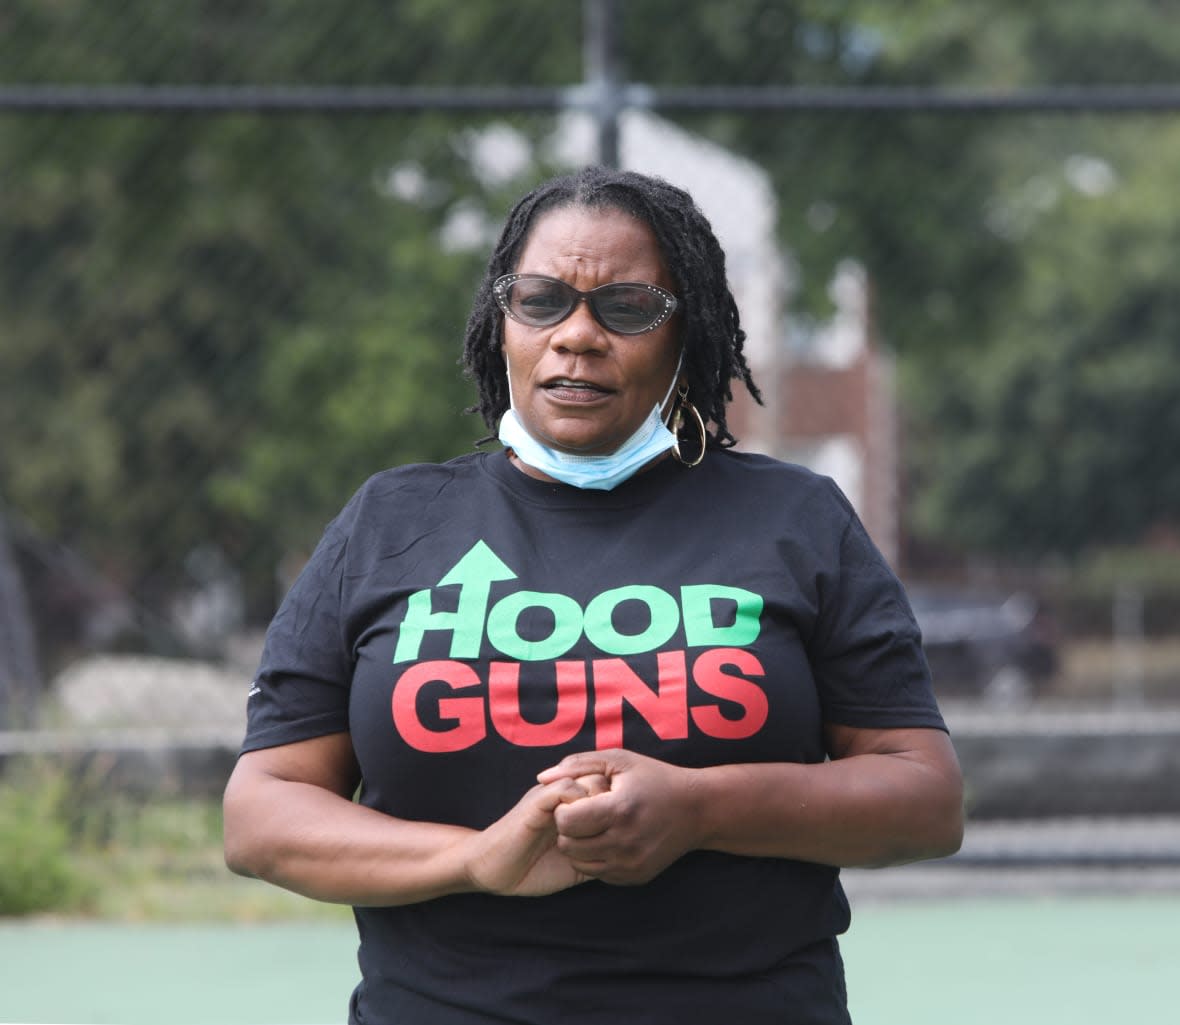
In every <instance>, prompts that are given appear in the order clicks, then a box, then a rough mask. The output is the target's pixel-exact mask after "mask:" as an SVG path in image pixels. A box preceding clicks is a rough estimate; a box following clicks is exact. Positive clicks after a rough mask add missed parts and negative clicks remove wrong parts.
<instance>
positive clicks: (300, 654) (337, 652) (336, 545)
mask: <svg viewBox="0 0 1180 1025" xmlns="http://www.w3.org/2000/svg"><path fill="white" fill-rule="evenodd" d="M355 506H356V500H355V499H354V500H353V502H350V503H349V505H348V506H346V507H345V509H344V511H343V512H341V514H340V515H339V516H338V517H337V518H336V519H335V520H333V521H332V522H331V523H330V524H329V525H328V527H327V529H326V530H325V531H324V535H323V537H322V538H321V540H320V543H319V545H317V547H316V549H315V552H314V553H313V554H312V557H311V559H310V560H309V561H308V563H307V565H306V566H305V567H304V568H303V571H302V572H301V573H300V574H299V577H298V578H297V579H296V581H295V583H294V584H293V585H292V587H291V590H290V591H289V592H288V593H287V596H286V597H285V598H284V599H283V602H282V604H281V605H280V606H279V610H278V612H277V613H276V614H275V617H274V619H273V620H272V621H271V624H270V627H269V629H268V630H267V633H266V643H265V645H264V646H263V650H262V658H261V661H260V663H259V668H258V673H257V675H256V676H255V678H254V683H253V686H252V687H251V688H250V696H249V699H248V701H247V704H246V738H245V741H244V742H243V744H242V751H243V752H245V751H253V750H257V749H259V748H265V747H276V746H278V745H280V744H290V743H294V742H296V741H300V740H310V739H312V738H314V737H321V736H325V735H327V734H329V733H340V732H343V731H346V730H347V729H348V728H349V725H348V701H349V688H350V685H351V680H352V653H351V650H350V647H349V644H348V641H347V639H346V636H345V631H344V629H343V620H344V614H343V610H342V607H341V603H342V594H343V587H342V584H343V577H344V562H345V557H346V555H347V551H348V538H349V532H350V527H351V523H352V520H353V516H354V513H355Z"/></svg>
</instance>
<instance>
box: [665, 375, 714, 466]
mask: <svg viewBox="0 0 1180 1025" xmlns="http://www.w3.org/2000/svg"><path fill="white" fill-rule="evenodd" d="M676 397H677V399H678V401H677V403H676V415H675V416H674V417H673V419H672V433H673V434H674V435H675V436H676V444H675V445H674V446H673V448H672V455H673V457H674V458H675V459H676V461H677V462H678V463H682V464H683V465H684V466H689V467H692V466H699V465H700V463H701V460H702V459H704V458H705V443H706V441H707V440H708V436H707V435H706V434H705V421H704V420H702V419H701V414H700V412H698V410H697V407H696V406H694V405H693V404H692V403H691V402H689V401H688V385H681V386H680V388H679V389H678V390H677V393H676ZM686 409H687V410H688V411H689V412H690V413H692V415H693V416H694V417H695V418H696V422H697V430H698V431H699V432H700V435H701V450H700V452H698V453H697V457H696V459H693V460H692V461H691V462H690V461H689V460H687V459H685V458H684V456H683V455H681V453H680V427H681V425H682V424H683V423H684V411H685V410H686Z"/></svg>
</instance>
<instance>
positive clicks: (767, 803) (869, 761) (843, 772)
mask: <svg viewBox="0 0 1180 1025" xmlns="http://www.w3.org/2000/svg"><path fill="white" fill-rule="evenodd" d="M692 772H693V777H694V778H693V779H692V780H691V781H690V787H691V790H692V792H693V794H694V804H695V805H696V807H697V808H699V809H700V823H701V825H700V829H701V840H700V846H701V847H703V848H705V849H710V850H718V851H726V852H728V853H731V854H742V855H751V856H765V857H779V858H794V859H797V860H801V861H813V862H819V863H821V864H827V865H838V866H854V865H855V866H883V865H891V864H901V863H904V862H907V861H917V860H921V859H923V858H936V857H944V856H946V855H949V854H953V853H954V852H955V851H956V850H958V848H959V844H960V843H961V841H962V829H963V818H962V788H961V780H960V779H959V778H958V775H957V767H956V768H955V771H954V772H948V771H946V770H945V768H944V767H941V766H940V767H935V766H932V765H930V764H928V763H927V762H925V761H923V760H921V759H915V758H912V757H909V756H907V755H904V754H859V755H854V756H851V757H847V758H841V759H837V760H833V761H829V762H823V763H819V764H814V765H800V764H793V763H790V764H787V763H774V764H743V765H723V766H716V767H712V768H706V769H699V770H692Z"/></svg>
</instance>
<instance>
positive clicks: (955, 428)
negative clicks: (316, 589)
mask: <svg viewBox="0 0 1180 1025" xmlns="http://www.w3.org/2000/svg"><path fill="white" fill-rule="evenodd" d="M1126 7H1127V5H1120V7H1119V11H1118V12H1117V13H1114V12H1113V9H1111V8H1109V7H1108V6H1107V5H1104V4H1102V3H1100V2H1097V0H1093V2H1086V3H1081V4H1071V5H1069V7H1068V9H1064V8H1063V9H1061V10H1056V9H1055V10H1054V11H1052V12H1047V11H1044V10H1033V9H1026V7H1025V6H1022V5H1019V4H1014V3H1005V4H998V5H997V4H982V3H953V4H951V3H946V4H943V3H932V4H926V5H894V4H884V3H868V2H862V3H855V2H846V3H789V2H786V3H773V2H755V0H733V2H731V3H726V4H715V3H710V2H704V0H702V2H699V3H697V2H688V3H685V2H683V0H679V2H676V3H671V2H655V0H653V2H649V3H643V4H615V3H608V2H593V0H589V2H586V3H584V4H576V3H572V2H571V3H564V4H552V3H546V4H542V3H539V2H528V0H521V2H516V3H512V4H458V3H450V2H444V0H438V2H428V0H421V2H416V3H404V4H388V3H384V2H381V3H378V2H375V0H373V2H356V3H352V4H349V5H325V4H320V3H315V2H311V0H290V2H276V0H269V2H268V0H254V2H247V3H243V2H238V3H234V4H224V3H215V2H191V3H185V4H180V5H175V4H165V5H160V4H153V3H149V2H146V0H123V2H114V0H112V2H110V3H104V4H92V3H84V2H81V0H63V2H59V3H54V4H43V3H39V2H36V0H8V2H6V3H5V4H4V5H3V7H2V8H0V186H2V187H0V503H2V504H0V517H2V518H0V528H2V529H0V596H2V599H3V607H2V609H0V642H2V643H3V649H2V651H0V698H3V700H2V701H0V714H3V715H4V716H6V718H7V725H8V726H14V725H26V726H28V725H39V726H41V727H57V726H71V727H75V726H79V725H85V726H92V727H99V726H101V727H107V728H111V727H128V726H143V725H151V726H160V725H171V726H175V727H178V728H179V727H186V728H191V727H193V726H200V725H206V726H217V727H220V726H224V727H226V729H227V731H228V732H231V733H232V732H233V731H236V730H239V729H240V723H241V718H242V715H243V712H242V702H243V700H244V692H245V682H246V680H247V679H248V677H249V673H250V671H251V668H252V665H251V662H252V659H253V658H254V657H255V656H256V653H257V636H258V632H259V630H260V629H262V628H263V627H264V625H265V623H266V621H267V619H268V617H269V615H270V614H271V613H272V611H273V609H274V607H275V604H276V602H277V600H278V598H279V596H280V595H281V594H282V592H283V589H284V587H285V586H286V583H287V582H289V580H290V579H291V575H292V573H293V572H294V571H295V570H296V569H297V568H298V566H299V565H300V563H301V560H302V559H303V558H304V557H305V555H306V553H307V552H308V551H309V549H310V547H311V546H312V545H313V544H314V543H315V540H316V538H317V537H318V534H319V531H320V529H321V528H322V525H323V524H324V522H326V520H327V519H328V518H330V516H331V515H333V513H334V512H335V511H336V509H337V508H338V507H339V506H340V505H341V504H342V503H343V501H344V500H345V499H346V498H347V496H348V495H349V494H350V493H351V491H352V490H353V489H354V488H355V487H356V486H357V485H358V484H359V483H360V482H361V481H362V480H363V479H364V478H365V477H366V476H367V475H368V474H370V473H372V472H374V471H376V470H378V469H380V468H383V467H385V466H388V465H392V464H395V463H401V462H407V461H412V460H422V459H428V460H436V459H444V458H448V457H450V456H452V455H455V454H458V453H460V452H462V451H465V450H468V449H469V448H470V447H471V445H472V443H473V442H474V441H475V440H476V439H478V438H480V437H481V436H482V435H483V434H485V433H486V429H485V427H484V425H483V424H482V423H480V422H478V420H477V418H476V417H474V416H471V415H464V414H463V412H462V411H463V410H464V408H465V407H466V406H468V405H469V404H470V403H471V402H472V401H473V398H474V393H473V390H472V388H471V386H470V384H469V383H467V382H465V381H464V380H463V379H462V377H461V376H460V374H459V372H458V369H457V365H456V364H457V358H458V349H459V339H460V338H461V336H462V331H463V326H464V323H465V318H466V313H467V308H468V303H469V300H470V297H471V295H472V292H473V288H474V285H475V283H476V281H477V280H478V278H479V275H480V272H481V267H482V264H483V262H484V260H485V259H486V256H487V252H488V246H489V243H490V240H491V239H492V237H493V235H494V232H495V231H496V229H497V227H498V223H499V220H500V218H501V217H502V216H503V214H504V212H505V211H506V210H507V208H508V206H509V205H510V203H511V201H512V200H513V199H514V198H515V197H516V196H517V195H519V194H520V193H521V192H522V191H524V190H525V189H526V188H527V187H528V186H529V185H530V184H531V183H533V182H534V181H536V180H539V179H540V178H541V177H543V176H545V175H547V174H549V173H551V172H553V171H554V170H557V169H563V168H568V167H572V166H577V165H579V164H584V163H588V162H593V161H596V160H607V161H611V162H615V161H617V162H619V163H621V164H622V165H624V166H628V167H634V168H636V169H639V170H644V171H649V172H652V173H657V174H660V175H662V176H664V177H668V178H670V179H672V180H674V181H676V182H678V183H680V184H683V185H685V186H687V187H688V188H689V190H690V191H691V192H693V194H694V195H695V196H696V198H697V199H698V201H699V202H700V203H701V205H702V206H703V207H704V209H705V211H706V213H708V215H709V216H710V218H711V219H712V220H713V222H714V225H715V227H716V229H717V231H718V234H719V235H720V236H721V239H722V242H723V243H724V245H725V247H726V251H727V255H728V260H729V272H730V276H731V279H732V282H733V285H734V289H735V292H736V294H737V296H738V299H739V303H740V304H741V308H742V317H743V321H744V323H745V325H746V327H747V330H748V332H749V343H748V344H749V354H750V359H751V362H752V364H753V366H754V371H755V375H756V378H757V379H758V380H759V382H760V384H761V387H762V390H763V392H764V395H765V398H766V402H765V406H764V407H763V408H761V409H758V408H755V407H754V405H753V403H752V402H750V401H748V399H747V398H746V397H745V396H743V395H739V396H738V397H737V400H736V409H735V414H734V426H735V433H737V435H738V436H739V438H740V440H741V441H742V443H743V444H744V445H745V446H746V447H749V448H756V449H761V450H765V451H769V452H771V453H773V454H776V455H778V456H781V457H785V458H790V459H796V460H799V461H804V462H807V463H809V464H811V465H814V466H816V467H817V468H819V469H821V470H823V471H824V472H828V473H831V474H832V475H833V476H835V477H836V479H837V480H838V481H839V482H840V484H841V485H842V486H843V487H844V489H845V490H846V491H847V492H848V493H849V495H850V497H852V499H853V501H854V502H855V504H856V505H857V506H858V508H859V510H860V512H861V514H862V516H863V517H864V519H865V520H866V522H867V523H868V525H869V527H870V529H871V531H872V533H873V535H874V537H875V538H876V539H877V541H878V543H879V544H880V545H881V547H882V548H883V549H884V550H885V551H886V553H887V554H888V555H889V557H890V558H891V559H892V560H893V562H894V564H895V565H896V566H897V567H898V569H899V571H900V572H901V574H902V575H903V577H904V578H905V579H906V580H907V583H909V584H910V585H911V588H912V593H913V595H914V600H915V605H916V606H917V607H918V611H919V613H920V616H921V617H922V619H923V626H924V628H925V633H926V639H927V643H928V650H929V653H930V657H931V661H932V663H933V664H934V667H935V672H936V676H937V679H938V682H939V688H940V690H942V691H943V693H944V696H945V698H946V699H947V701H948V707H951V708H953V709H956V710H957V711H956V714H957V715H960V716H961V717H962V718H961V719H960V720H959V721H961V722H963V723H964V724H968V723H969V722H970V723H978V722H979V719H978V716H980V715H990V714H992V712H991V709H993V708H994V707H996V706H997V705H998V706H1001V707H1002V706H1003V705H1004V703H1007V704H1008V705H1012V704H1013V703H1015V704H1016V706H1017V707H1020V708H1026V707H1027V702H1028V701H1029V700H1030V699H1033V700H1036V701H1038V702H1039V704H1038V706H1037V707H1038V708H1042V707H1049V708H1052V707H1055V706H1059V705H1068V706H1070V707H1071V708H1074V709H1076V708H1077V707H1080V706H1085V708H1087V709H1090V708H1094V707H1099V708H1115V707H1117V708H1119V709H1120V710H1121V711H1120V714H1131V713H1132V712H1133V711H1134V709H1136V708H1139V707H1144V706H1148V707H1151V708H1159V707H1161V706H1163V705H1166V704H1167V703H1169V702H1175V701H1176V700H1177V698H1178V697H1180V460H1177V459H1176V455H1175V453H1176V452H1177V451H1180V402H1178V401H1176V400H1177V398H1178V397H1180V360H1177V359H1176V355H1177V338H1178V337H1180V288H1177V287H1176V285H1177V282H1176V272H1175V269H1174V268H1175V260H1174V253H1175V251H1176V249H1177V245H1176V243H1177V241H1180V239H1178V238H1177V236H1178V235H1180V217H1178V216H1177V213H1178V209H1177V208H1178V201H1177V199H1176V189H1175V184H1174V183H1175V181H1176V180H1177V179H1178V178H1180V28H1177V27H1175V26H1174V25H1173V24H1172V22H1171V20H1170V19H1169V18H1168V17H1167V12H1165V11H1164V10H1163V9H1162V8H1161V7H1159V5H1153V4H1149V3H1147V2H1145V0H1144V2H1136V3H1133V4H1131V5H1130V7H1132V8H1134V15H1135V16H1134V17H1132V16H1129V14H1128V11H1127V10H1126V9H1125V8H1126ZM960 709H961V711H958V710H960ZM981 709H982V710H983V711H981ZM972 717H975V718H972ZM952 720H954V715H952ZM1159 721H1160V720H1158V718H1157V723H1158V722H1159ZM952 725H954V721H952ZM1005 728H1006V727H1005ZM1005 728H997V729H998V731H999V732H1000V733H1003V732H1004V729H1005ZM965 729H966V733H967V734H968V735H974V734H973V731H974V730H976V729H977V727H976V726H974V725H966V726H965ZM1063 729H1067V727H1062V726H1060V724H1058V725H1056V726H1053V727H1052V730H1056V731H1057V733H1058V735H1060V732H1061V730H1063ZM995 732H996V731H991V732H987V731H985V734H986V735H987V736H988V737H991V736H993V735H994V734H995ZM1009 732H1011V730H1009ZM1099 732H1101V731H1099ZM1157 733H1158V731H1157ZM1149 734H1150V736H1149ZM1135 735H1136V736H1137V738H1138V740H1137V741H1136V744H1138V745H1140V747H1139V750H1140V751H1142V750H1144V748H1143V747H1142V746H1141V745H1144V744H1146V745H1148V746H1150V745H1158V746H1159V748H1160V750H1161V751H1165V752H1166V751H1167V750H1168V748H1169V745H1170V746H1171V748H1172V749H1175V747H1176V744H1175V739H1176V738H1175V735H1174V734H1169V733H1167V731H1166V730H1165V731H1164V732H1163V733H1162V734H1160V735H1158V736H1157V735H1156V734H1155V733H1152V732H1151V731H1143V730H1140V731H1139V732H1138V733H1137V734H1135ZM1079 736H1083V737H1091V738H1092V737H1093V736H1094V731H1093V730H1092V728H1091V727H1090V726H1089V725H1087V726H1086V728H1085V729H1084V730H1082V731H1081V733H1080V734H1079ZM1144 737H1148V739H1147V740H1144ZM1152 738H1154V739H1152ZM1014 743H1015V746H1014V747H1012V748H1011V750H1010V751H1009V753H1008V754H1006V755H1005V756H1004V757H1005V758H1006V759H1008V764H1013V763H1012V762H1011V759H1017V760H1019V759H1020V758H1035V757H1036V755H1035V753H1031V752H1034V751H1040V752H1044V751H1045V750H1047V748H1046V747H1045V745H1043V744H1042V745H1037V744H1025V745H1024V746H1021V745H1020V744H1019V742H1018V741H1017V742H1014ZM1079 743H1081V741H1080V742H1079ZM970 744H971V742H970V741H968V746H970ZM985 747H986V745H985V744H983V742H982V741H981V742H979V744H977V745H976V746H975V747H973V748H971V750H972V752H973V754H972V757H978V758H979V759H980V761H979V764H980V765H983V764H984V763H985V762H986V763H987V764H988V765H993V764H994V763H995V758H994V756H993V755H992V754H989V753H988V751H987V750H984V748H985ZM1151 749H1152V750H1155V748H1154V747H1152V748H1151ZM1112 750H1113V753H1112V754H1111V758H1112V759H1113V761H1114V762H1117V761H1118V758H1119V756H1118V747H1117V744H1116V745H1115V746H1114V748H1113V749H1112ZM1057 757H1058V758H1059V759H1060V760H1059V761H1054V762H1053V763H1052V766H1053V771H1057V770H1058V769H1061V771H1063V772H1064V771H1065V769H1062V768H1061V767H1062V766H1068V764H1069V763H1070V759H1071V757H1072V756H1071V754H1070V753H1069V751H1068V750H1065V749H1062V750H1061V751H1059V752H1058V755H1057ZM989 759H990V761H989ZM1174 761H1175V759H1174V757H1170V756H1168V755H1166V754H1161V755H1160V756H1159V760H1158V761H1157V762H1156V763H1153V764H1154V765H1155V767H1156V768H1157V769H1158V770H1159V771H1153V772H1150V773H1147V774H1145V775H1141V777H1140V779H1139V781H1140V783H1141V785H1142V787H1143V788H1144V789H1143V791H1142V793H1145V794H1146V793H1148V792H1151V791H1152V788H1153V786H1157V785H1158V788H1159V790H1160V793H1159V795H1157V796H1158V801H1157V802H1156V803H1155V804H1152V802H1151V801H1150V800H1148V799H1147V798H1144V801H1145V803H1144V807H1143V808H1142V809H1140V811H1141V812H1142V813H1144V814H1155V813H1158V812H1160V811H1164V810H1171V811H1173V812H1176V811H1180V809H1178V808H1170V809H1169V808H1168V806H1167V798H1166V792H1168V790H1169V788H1170V792H1171V793H1172V794H1175V793H1176V792H1178V790H1180V788H1176V787H1175V781H1176V777H1175V775H1169V774H1170V773H1174V772H1175V770H1176V766H1175V764H1174ZM982 771H983V770H982V769H981V770H980V772H982ZM1095 771H1097V770H1095ZM1103 771H1105V770H1103ZM1110 771H1111V772H1114V770H1113V769H1112V770H1110ZM1067 775H1068V774H1067ZM978 778H979V779H980V780H981V781H982V779H983V777H982V775H981V776H980V777H978ZM1153 781H1154V782H1153ZM1076 782H1077V781H1076V780H1072V779H1071V783H1070V785H1073V783H1076ZM982 785H983V784H982V782H981V784H980V786H981V787H982ZM1079 785H1082V786H1084V781H1083V782H1082V783H1080V784H1079ZM1051 804H1052V802H1051V801H1049V802H1048V803H1047V804H1046V805H1045V808H1046V809H1048V810H1052V808H1050V805H1051ZM1002 810H1003V809H1002V808H1001V809H1000V811H1001V812H1002ZM1059 810H1062V811H1066V812H1070V813H1074V812H1077V811H1079V809H1077V808H1072V809H1068V808H1064V809H1059ZM1080 810H1081V811H1085V812H1087V813H1088V812H1090V811H1094V810H1101V809H1080Z"/></svg>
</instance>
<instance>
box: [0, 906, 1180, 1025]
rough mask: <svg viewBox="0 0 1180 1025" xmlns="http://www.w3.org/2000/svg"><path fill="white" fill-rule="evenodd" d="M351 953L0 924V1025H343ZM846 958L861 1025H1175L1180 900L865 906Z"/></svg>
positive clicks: (341, 946) (212, 929)
mask: <svg viewBox="0 0 1180 1025" xmlns="http://www.w3.org/2000/svg"><path fill="white" fill-rule="evenodd" d="M355 948H356V939H355V935H354V933H353V930H352V927H351V926H350V925H349V924H347V923H343V924H339V925H338V924H335V923H332V924H307V923H300V924H283V925H251V926H246V925H242V926H203V925H189V926H177V925H166V926H165V925H160V926H154V925H122V924H107V923H77V922H62V923H52V922H19V921H8V922H2V923H0V1022H4V1023H11V1022H26V1023H58V1025H78V1023H90V1025H99V1023H121V1025H214V1023H217V1025H274V1023H280V1022H288V1023H291V1025H319V1023H329V1022H342V1021H343V1020H344V1017H345V1007H346V1004H347V998H348V993H349V991H350V990H351V988H352V986H353V984H354V982H355V980H356V960H355ZM843 948H844V955H845V961H846V963H847V968H848V982H849V995H850V1001H851V1004H852V1009H853V1017H854V1020H855V1022H856V1025H1001V1023H1002V1025H1057V1023H1062V1025H1110V1023H1111V1022H1119V1021H1127V1022H1132V1021H1134V1022H1148V1021H1171V1020H1180V1017H1173V1015H1177V1014H1178V1013H1180V1012H1177V1011H1176V1009H1175V1005H1176V997H1175V988H1176V987H1175V972H1176V966H1177V964H1180V895H1166V896H1159V895H1156V896H1124V897H1061V896H1058V897H1052V898H1035V897H1029V898H1007V897H1006V898H1002V899H994V898H993V899H972V900H962V901H946V900H940V901H938V902H922V901H918V902H914V901H910V902H880V903H872V904H869V905H867V906H864V907H861V908H860V909H859V910H858V911H857V912H856V915H855V919H854V923H853V928H852V931H851V932H850V933H849V934H848V935H847V936H846V937H845V938H844V940H843ZM734 1025H740V1023H734Z"/></svg>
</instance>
